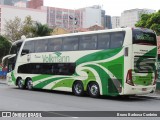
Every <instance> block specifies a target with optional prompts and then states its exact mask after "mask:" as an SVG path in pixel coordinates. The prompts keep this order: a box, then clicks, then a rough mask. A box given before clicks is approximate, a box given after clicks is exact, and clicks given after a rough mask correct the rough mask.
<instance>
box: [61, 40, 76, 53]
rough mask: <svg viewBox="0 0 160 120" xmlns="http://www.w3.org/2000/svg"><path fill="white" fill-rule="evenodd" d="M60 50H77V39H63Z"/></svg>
mask: <svg viewBox="0 0 160 120" xmlns="http://www.w3.org/2000/svg"><path fill="white" fill-rule="evenodd" d="M62 50H64V51H74V50H78V37H66V38H63V46H62Z"/></svg>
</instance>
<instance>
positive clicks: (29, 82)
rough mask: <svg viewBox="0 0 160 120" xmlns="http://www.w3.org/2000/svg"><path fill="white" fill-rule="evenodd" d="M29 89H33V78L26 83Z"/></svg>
mask: <svg viewBox="0 0 160 120" xmlns="http://www.w3.org/2000/svg"><path fill="white" fill-rule="evenodd" d="M26 87H27V89H28V90H32V89H33V82H32V80H31V79H29V80H27V85H26Z"/></svg>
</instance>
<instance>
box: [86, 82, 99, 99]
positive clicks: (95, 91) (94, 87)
mask: <svg viewBox="0 0 160 120" xmlns="http://www.w3.org/2000/svg"><path fill="white" fill-rule="evenodd" d="M88 93H89V95H90V96H91V97H94V98H95V97H98V96H99V95H100V91H99V86H98V84H97V83H96V82H92V83H90V84H89V85H88Z"/></svg>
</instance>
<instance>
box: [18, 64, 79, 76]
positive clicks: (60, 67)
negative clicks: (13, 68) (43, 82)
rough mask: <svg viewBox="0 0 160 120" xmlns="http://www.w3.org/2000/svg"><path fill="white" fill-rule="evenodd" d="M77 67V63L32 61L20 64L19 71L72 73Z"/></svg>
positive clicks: (55, 73) (53, 73)
mask: <svg viewBox="0 0 160 120" xmlns="http://www.w3.org/2000/svg"><path fill="white" fill-rule="evenodd" d="M75 67H76V64H75V63H30V64H25V65H21V66H19V68H18V73H26V74H27V73H29V74H50V75H72V74H74V72H75Z"/></svg>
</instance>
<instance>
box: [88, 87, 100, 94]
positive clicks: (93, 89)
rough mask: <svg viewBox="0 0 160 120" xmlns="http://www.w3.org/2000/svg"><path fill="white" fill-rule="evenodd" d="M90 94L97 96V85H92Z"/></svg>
mask: <svg viewBox="0 0 160 120" xmlns="http://www.w3.org/2000/svg"><path fill="white" fill-rule="evenodd" d="M90 92H91V94H92V95H97V94H98V86H97V85H92V86H91V88H90Z"/></svg>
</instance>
